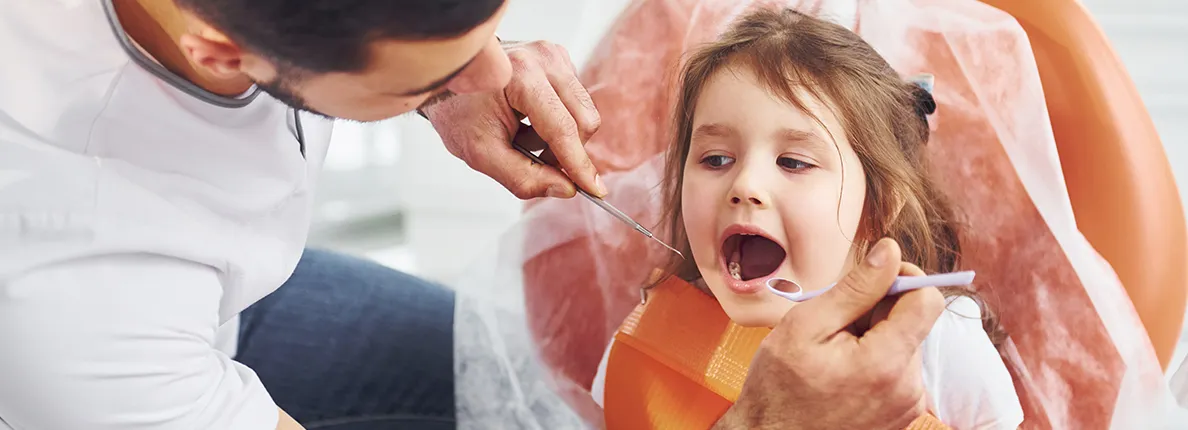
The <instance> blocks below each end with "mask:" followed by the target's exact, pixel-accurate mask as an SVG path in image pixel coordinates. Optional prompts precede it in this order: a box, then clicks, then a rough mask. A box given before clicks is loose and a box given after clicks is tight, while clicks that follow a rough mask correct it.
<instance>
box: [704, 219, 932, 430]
mask: <svg viewBox="0 0 1188 430" xmlns="http://www.w3.org/2000/svg"><path fill="white" fill-rule="evenodd" d="M900 258H901V257H900V250H899V246H898V245H897V244H896V243H895V242H894V241H893V240H890V239H883V240H881V241H879V242H878V243H877V244H875V246H874V247H872V250H871V252H870V255H869V256H868V257H867V258H866V259H865V260H864V261H863V263H862V264H861V265H860V266H859V267H857V268H855V269H854V270H853V271H851V272H850V273H849V274H848V275H846V277H845V279H843V280H842V281H841V282H839V283H838V284H837V286H836V287H834V288H833V289H832V290H830V291H829V292H827V293H825V294H822V295H821V296H820V297H817V298H815V299H812V300H809V301H807V302H804V303H802V304H799V305H797V306H795V307H793V308H792V310H790V311H788V313H787V315H785V316H784V319H783V320H782V321H781V322H780V324H779V325H777V326H776V327H775V328H774V329H773V330H772V332H771V334H770V335H768V337H767V338H766V339H764V340H763V343H762V344H761V346H760V348H759V351H758V352H757V353H756V354H755V358H754V360H753V361H752V363H751V368H750V369H751V370H750V373H749V374H748V376H747V381H746V383H744V384H743V389H742V393H741V394H740V395H739V398H738V401H737V402H735V404H734V406H732V407H731V408H730V410H729V411H727V413H726V415H725V416H723V417H722V419H721V420H720V421H719V422H718V423H717V425H716V426H715V428H716V429H769V428H770V429H783V428H795V429H835V428H860V429H896V430H899V429H903V428H905V427H907V426H908V425H909V424H911V423H912V422H913V421H914V420H915V419H917V418H918V417H920V416H921V415H923V414H925V413H926V412H927V410H928V402H927V396H926V394H925V391H924V383H923V380H922V377H921V368H920V367H921V362H920V353H919V349H920V345H921V343H922V342H923V341H924V338H925V337H926V336H927V335H928V332H929V331H930V330H931V329H932V326H933V324H934V323H935V322H936V319H937V318H938V317H940V314H941V312H942V311H943V310H944V298H943V297H942V296H941V293H940V292H939V291H937V290H936V289H935V288H922V289H919V290H914V291H911V292H908V293H905V294H903V295H902V296H900V297H899V298H898V300H895V301H894V304H893V305H891V308H890V310H889V312H887V314H886V317H885V318H875V321H876V322H874V323H873V324H872V325H870V327H869V330H865V331H862V330H861V329H860V328H857V326H859V325H862V324H861V323H860V321H861V320H863V319H866V320H867V321H870V315H869V314H871V313H872V310H873V309H875V307H876V305H877V304H879V303H880V302H882V301H883V299H884V297H885V295H886V293H887V290H888V289H890V287H891V283H892V282H893V281H894V280H895V276H896V275H897V274H900V273H903V274H906V275H915V274H917V273H919V272H917V271H918V269H914V266H911V267H909V266H910V265H909V266H904V265H901V260H900ZM913 269H914V270H913ZM856 323H857V324H856ZM868 324H869V323H868Z"/></svg>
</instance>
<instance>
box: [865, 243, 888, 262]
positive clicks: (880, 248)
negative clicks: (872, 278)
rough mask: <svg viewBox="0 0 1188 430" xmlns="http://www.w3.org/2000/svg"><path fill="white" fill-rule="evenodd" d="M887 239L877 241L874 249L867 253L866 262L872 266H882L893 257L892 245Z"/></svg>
mask: <svg viewBox="0 0 1188 430" xmlns="http://www.w3.org/2000/svg"><path fill="white" fill-rule="evenodd" d="M886 242H887V241H885V240H880V241H878V242H875V246H874V249H871V250H870V254H867V255H866V264H869V265H870V266H871V267H882V266H883V265H885V264H887V260H888V259H890V257H891V249H890V248H891V246H890V245H889V244H888V243H886Z"/></svg>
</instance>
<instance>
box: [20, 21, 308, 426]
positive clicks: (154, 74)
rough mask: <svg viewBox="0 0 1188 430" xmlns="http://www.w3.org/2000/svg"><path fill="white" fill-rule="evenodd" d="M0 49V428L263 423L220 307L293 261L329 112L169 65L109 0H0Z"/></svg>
mask: <svg viewBox="0 0 1188 430" xmlns="http://www.w3.org/2000/svg"><path fill="white" fill-rule="evenodd" d="M0 53H3V57H4V60H3V61H2V62H0V429H6V428H13V429H87V430H101V429H117V428H118V429H253V430H254V429H273V428H275V427H276V423H277V407H276V405H275V404H274V403H273V401H272V398H271V397H270V396H269V394H268V392H267V391H266V390H265V388H264V386H263V385H262V384H261V383H260V380H259V378H257V376H256V374H255V373H254V372H253V371H252V370H251V369H248V368H247V367H245V366H243V365H241V364H239V363H237V362H235V361H232V356H233V354H234V346H235V344H236V341H237V329H236V327H237V324H236V316H237V314H238V313H239V312H240V311H241V310H243V309H244V308H246V307H247V306H248V305H250V304H252V303H253V302H255V301H257V300H259V299H260V298H262V297H264V296H265V295H267V294H269V293H270V292H272V291H273V290H275V289H276V288H277V287H279V286H280V285H281V284H282V283H283V282H284V281H285V280H286V279H287V278H288V277H289V276H290V275H291V274H292V271H293V269H294V267H295V266H296V264H297V261H298V259H299V257H300V256H301V253H302V249H303V248H304V244H305V240H306V235H307V232H308V228H309V222H310V212H311V198H312V191H313V189H312V186H313V184H314V183H315V182H316V179H317V175H318V172H319V170H320V168H321V164H322V160H323V158H324V156H325V153H326V146H327V144H328V142H329V136H330V123H329V122H328V121H323V120H320V119H318V118H315V117H312V116H303V117H302V118H301V119H300V120H298V119H295V114H294V111H293V110H291V109H288V108H286V107H285V106H284V105H282V104H280V103H279V102H277V101H276V100H274V99H271V98H270V97H268V96H267V95H265V94H262V93H259V92H257V91H255V90H253V91H250V92H249V93H247V94H244V95H242V96H241V97H220V96H217V95H214V94H211V93H208V92H206V91H203V90H201V89H199V88H197V87H195V86H193V85H191V84H189V83H187V82H185V81H183V80H181V79H179V78H177V77H176V76H174V75H171V74H169V72H167V71H165V69H164V68H162V67H161V66H160V65H159V64H157V63H156V62H154V61H153V60H152V59H150V58H149V57H148V56H146V55H145V54H143V53H142V51H140V50H139V48H138V47H137V46H136V45H134V44H133V43H132V42H131V41H130V40H129V39H128V38H127V36H126V35H124V34H123V32H122V30H120V29H119V25H118V20H117V19H116V18H115V15H114V13H112V11H111V4H110V0H0ZM299 136H301V137H303V141H304V142H299Z"/></svg>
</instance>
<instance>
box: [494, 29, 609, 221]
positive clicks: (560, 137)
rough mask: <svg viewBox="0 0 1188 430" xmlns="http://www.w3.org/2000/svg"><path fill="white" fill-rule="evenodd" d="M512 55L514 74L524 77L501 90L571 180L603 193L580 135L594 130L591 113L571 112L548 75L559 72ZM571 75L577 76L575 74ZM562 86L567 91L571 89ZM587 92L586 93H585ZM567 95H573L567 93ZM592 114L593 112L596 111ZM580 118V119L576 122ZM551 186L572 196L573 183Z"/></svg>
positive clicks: (557, 65)
mask: <svg viewBox="0 0 1188 430" xmlns="http://www.w3.org/2000/svg"><path fill="white" fill-rule="evenodd" d="M509 54H510V52H509ZM511 59H512V67H513V69H514V70H516V71H517V76H523V77H524V78H523V79H513V80H512V82H511V83H510V84H509V85H508V86H507V88H506V89H504V94H505V95H506V96H507V101H508V103H509V104H510V105H511V107H512V109H515V110H516V111H519V112H522V113H524V115H527V116H528V119H529V121H531V122H532V128H533V129H534V130H535V132H536V134H537V135H539V136H540V138H541V139H542V140H544V141H545V142H547V143H548V147H549V150H550V152H552V154H554V155H555V156H556V158H557V160H558V165H559V167H561V168H563V169H564V170H565V172H566V173H567V174H568V176H569V177H570V178H571V179H572V180H573V182H575V183H577V184H578V186H580V187H582V189H585V190H587V191H589V192H591V193H593V194H595V195H598V196H602V195H605V194H606V191H605V189H604V188H603V187H602V186H601V184H600V183H599V181H598V172H597V170H596V169H595V168H594V163H593V162H591V161H590V157H589V155H587V154H586V149H585V147H584V140H583V139H582V136H583V134H593V131H596V130H597V128H596V127H592V126H596V125H597V124H593V123H592V122H591V121H592V120H591V115H589V114H579V115H578V116H577V118H575V116H574V115H573V114H572V113H571V112H570V110H569V107H568V106H567V105H566V103H565V102H564V101H563V100H562V98H561V96H560V95H559V94H558V92H557V89H555V88H554V86H553V83H552V82H551V81H550V79H549V74H550V73H553V74H554V75H559V74H561V73H560V72H552V71H546V70H545V69H544V68H543V67H541V66H540V65H538V64H536V63H532V62H528V61H525V60H523V59H518V58H517V57H514V56H513V57H511ZM552 64H555V65H553V66H551V67H552V68H557V67H567V66H565V65H563V64H561V63H558V62H556V61H554V62H553V63H552ZM574 79H575V80H576V77H574ZM579 86H580V84H579ZM565 88H566V91H568V90H570V89H571V88H569V87H565ZM582 92H583V93H584V92H585V90H584V89H582ZM588 96H589V95H588V94H586V97H588ZM566 97H576V96H571V95H566ZM594 115H595V116H596V114H594ZM579 119H580V120H581V121H582V122H580V123H579ZM552 186H559V187H565V188H564V189H566V190H567V193H568V195H567V197H572V196H573V194H574V193H575V192H576V190H573V185H572V184H552Z"/></svg>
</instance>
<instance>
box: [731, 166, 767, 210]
mask: <svg viewBox="0 0 1188 430" xmlns="http://www.w3.org/2000/svg"><path fill="white" fill-rule="evenodd" d="M758 183H759V182H758V181H756V180H755V178H751V177H749V176H747V175H746V174H745V173H740V174H739V176H738V178H736V179H735V181H734V187H733V188H731V189H730V204H731V205H732V206H746V205H749V206H754V207H757V208H766V207H767V206H768V205H769V204H771V201H770V200H771V199H770V198H768V196H767V193H765V192H764V191H763V188H762V187H759V186H758Z"/></svg>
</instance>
